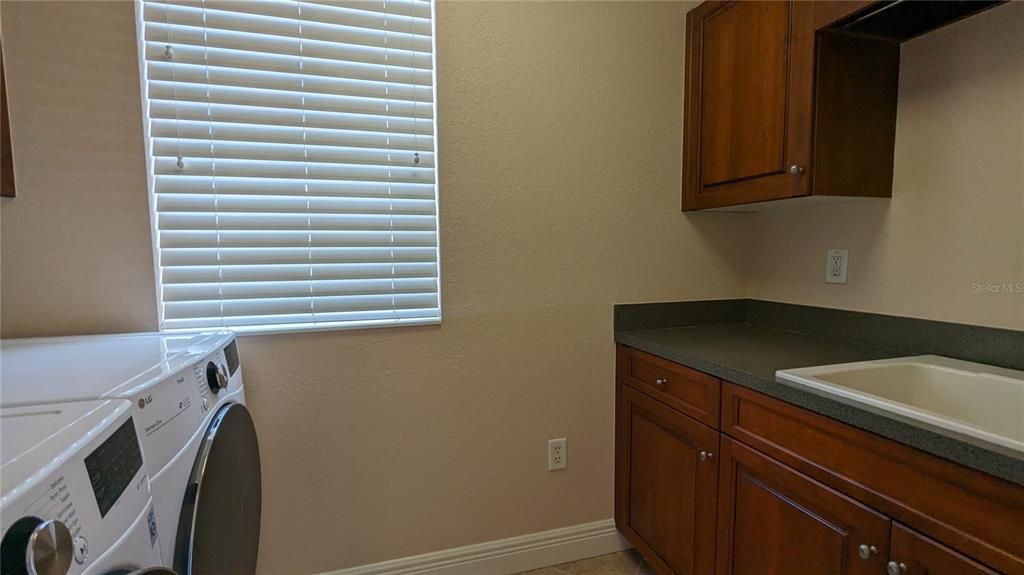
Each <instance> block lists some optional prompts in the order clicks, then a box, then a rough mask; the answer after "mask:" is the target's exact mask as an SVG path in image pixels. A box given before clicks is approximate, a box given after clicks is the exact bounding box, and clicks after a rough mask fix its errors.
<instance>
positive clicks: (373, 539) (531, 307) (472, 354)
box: [2, 0, 744, 575]
mask: <svg viewBox="0 0 1024 575" xmlns="http://www.w3.org/2000/svg"><path fill="white" fill-rule="evenodd" d="M685 9H686V8H685V7H684V5H683V4H681V3H675V2H652V3H641V2H630V3H615V2H595V3H564V2H529V3H501V2H441V3H440V4H439V6H438V8H437V13H438V22H437V28H438V35H439V39H438V44H439V45H438V54H439V56H438V58H439V63H438V66H439V70H440V78H439V85H440V87H441V88H440V100H439V126H440V127H439V130H440V148H439V150H440V158H441V160H440V161H441V164H440V181H441V225H442V229H441V234H442V235H441V241H442V246H441V248H442V254H443V261H442V266H443V286H442V288H443V295H444V302H443V303H444V313H445V316H444V324H443V325H442V326H440V327H426V328H406V329H381V330H374V331H362V332H333V333H311V334H289V335H278V336H266V337H245V338H243V339H242V344H241V347H242V349H241V352H242V355H243V361H244V369H245V374H246V388H247V393H248V397H249V399H250V405H251V407H252V409H253V411H254V415H255V418H256V422H257V426H258V428H259V429H258V431H259V434H260V441H261V447H262V450H263V463H264V473H265V475H264V478H265V494H266V497H265V501H264V504H265V507H264V531H263V533H264V537H263V549H262V556H261V568H262V571H263V572H265V573H273V574H275V575H276V574H291V573H311V572H315V571H321V570H328V569H336V568H340V567H345V566H351V565H358V564H363V563H367V562H372V561H378V560H383V559H391V558H396V557H401V556H406V555H409V554H414V553H422V552H427V551H433V550H438V549H443V548H448V547H453V546H458V545H465V544H469V543H476V542H481V541H486V540H490V539H495V538H500V537H507V536H513V535H518V534H523V533H528V532H533V531H538V530H544V529H551V528H555V527H562V526H567V525H572V524H576V523H581V522H586V521H592V520H597V519H607V518H609V517H611V514H612V441H613V439H612V431H613V430H612V410H613V394H612V382H613V359H612V356H613V348H612V339H611V328H612V326H611V319H612V317H611V306H612V304H613V303H616V302H630V301H649V300H676V299H688V298H711V297H736V296H742V295H743V291H744V286H743V282H742V277H741V269H740V268H739V267H738V266H736V265H734V263H735V262H738V260H739V258H738V257H737V252H738V251H739V249H740V248H741V247H742V245H743V239H742V229H743V228H742V227H741V226H742V222H741V221H740V220H738V219H736V218H735V217H733V216H732V215H730V214H711V215H703V216H701V217H699V218H689V217H687V216H685V215H683V214H681V213H680V212H679V211H678V203H679V195H678V194H679V179H680V151H681V150H680V147H681V143H680V125H681V104H680V102H681V95H682V77H681V75H680V70H681V69H682V45H683V44H682V41H683V17H684V16H683V15H684V12H685ZM3 10H4V32H5V33H9V34H10V36H12V41H13V42H14V43H15V44H17V45H18V46H19V48H18V49H17V50H16V51H12V52H15V53H12V60H14V62H12V66H11V69H12V84H14V83H19V82H24V83H33V84H34V83H37V82H51V80H49V79H47V78H46V77H45V76H44V75H42V74H39V73H35V72H33V71H32V69H33V67H35V66H37V65H39V64H43V63H45V65H46V66H47V70H49V72H48V73H49V74H52V75H53V76H54V80H52V83H60V82H59V81H58V79H59V78H64V80H63V90H62V92H63V93H62V94H61V95H60V96H59V97H58V96H57V95H49V96H46V95H45V94H42V93H39V94H37V96H38V97H40V98H43V97H44V96H46V98H48V99H46V100H44V101H43V102H41V103H38V104H32V103H31V102H28V100H30V98H28V97H27V96H26V94H29V93H30V92H29V90H35V92H42V91H43V90H42V89H36V88H34V87H31V86H25V87H21V88H18V90H19V92H18V99H17V100H18V101H17V102H15V103H16V104H18V106H17V107H16V109H15V110H14V112H15V115H16V120H18V121H20V122H21V125H22V126H25V125H27V123H28V120H27V118H33V119H37V120H38V117H39V116H41V115H43V114H44V112H46V113H47V114H50V115H53V116H56V117H58V118H60V121H61V122H65V123H70V124H72V125H75V126H80V125H82V124H81V122H83V120H82V119H81V118H78V117H77V116H78V115H80V114H79V112H78V110H81V106H82V104H81V102H83V101H86V102H90V103H91V105H92V106H93V107H95V108H100V109H102V113H103V117H104V120H105V123H106V125H105V126H104V128H105V130H102V131H101V132H102V133H103V134H102V136H97V137H102V140H99V142H102V143H103V144H104V145H103V146H94V142H96V140H93V141H90V140H89V139H87V138H75V139H72V140H66V141H65V143H62V144H60V146H61V147H62V149H63V150H64V153H63V155H62V156H61V157H60V161H59V162H55V161H54V160H52V159H47V158H45V157H44V156H42V155H41V154H40V153H39V152H33V153H34V155H33V153H28V152H26V153H22V154H20V156H19V158H18V159H19V162H20V163H21V164H22V165H24V166H25V168H24V169H25V170H26V172H29V171H34V172H35V173H36V174H37V175H35V176H33V177H35V178H36V181H35V182H32V180H31V178H29V177H25V178H21V180H20V182H19V183H23V184H24V185H25V186H27V187H28V191H26V192H25V196H24V197H19V198H17V199H16V200H14V202H12V203H9V204H7V205H5V206H4V215H3V217H4V221H3V226H4V236H3V259H4V270H3V272H4V274H3V285H2V291H3V294H2V295H3V298H4V318H3V319H4V330H5V333H6V332H7V331H10V332H12V334H14V333H17V334H34V335H47V334H52V333H60V332H87V331H111V330H121V329H147V328H151V327H153V319H154V317H155V311H154V310H153V301H152V300H153V298H154V296H153V289H152V284H151V280H148V278H149V276H150V274H151V272H150V265H151V264H150V262H149V260H148V257H149V256H148V254H149V232H148V225H149V224H148V212H147V207H146V203H145V200H146V190H145V180H144V177H143V175H142V172H141V171H140V170H141V169H142V168H141V166H142V164H143V158H142V157H141V153H142V147H141V145H142V142H141V139H142V132H141V123H140V120H139V118H138V112H137V110H138V102H137V101H136V99H137V98H138V87H137V85H136V84H134V83H133V82H137V79H136V78H135V68H134V65H135V64H134V58H135V47H134V44H133V42H134V39H133V38H134V25H133V23H132V22H131V15H132V7H131V4H130V3H123V4H94V3H82V4H76V5H55V4H50V5H46V6H39V5H22V4H18V3H12V2H10V1H9V0H5V1H4V2H3ZM50 13H54V14H59V16H55V18H57V19H56V20H47V19H46V18H45V16H46V14H50ZM12 22H16V23H17V26H18V27H19V30H18V31H17V32H14V33H12V32H11V30H10V26H11V24H12ZM83 22H87V23H88V24H89V25H88V26H82V25H81V24H82V23H83ZM23 27H24V28H23ZM79 28H88V29H89V33H88V34H89V35H90V36H93V35H95V36H96V38H92V39H88V41H87V39H86V38H79V39H78V41H77V42H73V43H72V45H73V50H72V48H70V47H67V46H65V47H54V46H52V45H51V44H61V43H62V42H64V41H65V40H64V39H65V38H67V35H68V34H69V32H70V31H76V32H75V33H77V34H86V32H84V31H81V30H79ZM65 51H68V52H74V51H79V52H82V53H83V54H75V53H71V54H68V55H66V56H65V57H60V56H59V54H63V53H64V52H65ZM90 69H96V70H100V71H102V74H103V76H102V77H103V81H102V82H91V81H90V80H89V78H88V77H89V75H90V74H91V73H95V72H90ZM21 78H26V79H25V80H21ZM109 85H113V86H115V87H116V88H117V93H111V89H110V88H108V87H106V86H109ZM51 87H52V86H51ZM35 92H32V93H33V94H35ZM30 104H31V105H30ZM29 110H32V111H31V112H29ZM124 111H127V112H128V114H127V116H128V119H124V118H121V117H120V116H119V114H121V113H122V112H124ZM38 121H42V120H38ZM44 125H46V126H52V125H51V124H44ZM89 127H90V128H92V127H94V126H91V125H89ZM95 127H96V128H98V126H95ZM47 130H48V131H47V132H45V133H40V134H37V135H34V136H31V135H30V136H25V135H24V132H25V129H21V130H19V132H17V133H16V134H15V137H16V143H15V145H16V146H19V147H27V148H30V149H35V150H38V149H41V148H45V147H48V146H50V147H52V146H55V145H57V143H56V142H58V140H59V138H58V135H59V134H60V132H57V131H56V128H55V127H48V128H47ZM76 130H79V131H81V129H80V128H77V127H76ZM87 131H88V130H87ZM55 132H56V133H55ZM62 137H63V136H62ZM107 140H109V142H108V141H107ZM115 144H116V145H115ZM99 147H102V148H105V149H104V150H95V149H94V148H99ZM15 151H16V152H18V151H19V150H18V149H16V150H15ZM86 156H90V157H93V158H96V157H99V158H100V159H103V158H107V157H108V156H109V157H110V159H112V160H116V163H117V166H118V169H119V170H120V171H119V172H116V173H117V174H119V175H118V176H116V177H117V182H116V183H117V186H116V187H114V186H113V185H112V184H110V183H109V178H113V177H114V176H112V175H110V173H109V172H108V170H91V171H89V172H82V171H81V170H80V169H79V168H80V166H81V164H82V160H81V158H82V157H86ZM92 161H93V162H96V161H98V160H95V159H93V160H92ZM129 164H130V165H129ZM19 175H21V174H19ZM26 180H27V181H28V182H32V183H27V182H26ZM101 184H102V185H101ZM86 194H88V195H90V198H88V199H86V198H81V197H80V196H83V195H86ZM104 194H110V195H111V196H110V197H107V196H105V195H104ZM93 195H97V196H102V198H103V200H104V204H103V207H104V208H106V209H116V210H117V211H118V217H117V218H116V219H114V218H106V219H102V220H101V221H99V222H97V223H96V224H95V225H94V224H86V223H85V221H86V220H84V219H83V215H84V214H90V215H91V217H92V218H94V219H95V218H98V217H99V215H97V214H95V213H93V211H92V210H93V208H92V207H91V202H92V201H94V200H96V198H93V197H91V196H93ZM32 196H36V198H35V199H33V198H32ZM68 196H74V198H72V199H75V200H76V201H75V202H74V203H73V204H71V205H67V206H63V207H61V209H59V210H57V211H55V212H54V211H53V210H54V209H56V208H55V207H54V206H59V204H61V203H62V202H65V201H69V198H68ZM35 201H37V202H39V204H34V203H30V202H35ZM12 208H13V209H12ZM15 210H18V211H17V212H16V211H15ZM43 212H46V213H43ZM15 213H17V214H20V217H21V218H23V219H26V220H27V219H29V218H33V221H34V222H36V223H37V224H41V222H43V221H44V219H45V221H47V222H48V224H50V225H51V226H52V228H51V229H50V230H49V231H47V230H34V229H30V228H29V227H26V226H22V227H19V228H17V229H13V230H11V229H9V227H8V218H9V217H10V216H11V215H12V214H15ZM115 224H116V225H115ZM55 238H57V239H60V240H61V242H62V243H61V246H60V247H61V250H60V253H59V255H58V256H55V258H59V261H56V262H55V261H53V260H50V259H41V260H36V259H32V256H34V255H37V254H38V250H37V249H34V248H33V249H31V250H30V249H29V248H24V247H22V248H21V249H22V250H23V251H22V253H20V254H18V255H20V258H19V259H13V258H12V260H13V261H9V260H8V251H9V250H13V249H14V248H15V247H21V246H24V245H26V244H32V243H37V244H38V243H40V242H47V243H46V244H44V245H49V244H51V243H53V242H55V241H58V240H57V239H55ZM143 255H145V257H143ZM97 258H110V259H111V260H112V261H114V262H115V263H116V264H117V265H116V266H109V268H108V271H110V270H115V271H117V272H118V273H122V274H131V275H132V277H131V278H130V280H127V281H118V282H112V283H115V285H110V284H107V283H97V282H99V281H100V280H98V279H96V278H95V273H94V272H98V271H99V270H96V269H94V266H90V265H79V264H78V262H80V261H81V262H85V261H89V260H96V259H97ZM140 259H144V260H145V261H137V260H140ZM68 262H72V263H75V265H71V263H68ZM52 268H57V269H52ZM135 276H138V277H135ZM54 280H59V282H60V285H58V286H51V285H50V283H51V282H52V281H54ZM146 280H148V283H147V281H146ZM104 281H106V280H104ZM76 284H77V285H79V287H80V290H81V291H82V292H83V293H82V294H81V297H82V300H80V301H79V302H71V303H68V304H66V305H67V307H71V308H79V307H87V306H93V307H97V308H102V307H105V308H106V310H105V311H104V312H103V313H100V310H93V311H95V312H96V316H95V317H93V318H82V319H80V320H77V321H76V322H74V323H71V322H69V321H68V320H67V319H66V318H65V315H66V313H70V312H66V311H65V309H64V308H62V307H61V306H55V305H54V304H52V303H51V302H50V301H49V298H47V297H45V294H46V293H47V292H48V291H52V290H58V289H63V288H64V287H66V286H67V285H76ZM33 292H34V295H31V296H30V295H28V294H31V293H33ZM9 297H10V298H11V301H12V303H11V306H10V307H8V298H9ZM108 298H109V299H108ZM88 302H92V303H91V304H90V303H88ZM122 304H123V305H124V306H128V307H131V308H132V309H131V310H130V311H127V312H126V311H124V310H121V308H120V306H121V305H122ZM74 311H75V313H78V314H82V313H92V312H91V311H89V310H78V309H74ZM118 313H120V314H121V315H120V317H114V316H117V315H118ZM87 320H88V321H87ZM551 437H568V438H569V448H570V454H569V459H570V466H569V469H568V470H567V471H566V472H557V473H549V472H547V471H546V469H545V465H546V440H547V439H548V438H551Z"/></svg>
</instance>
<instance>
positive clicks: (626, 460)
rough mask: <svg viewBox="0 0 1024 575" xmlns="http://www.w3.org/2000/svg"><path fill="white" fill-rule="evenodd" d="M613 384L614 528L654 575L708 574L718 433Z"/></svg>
mask: <svg viewBox="0 0 1024 575" xmlns="http://www.w3.org/2000/svg"><path fill="white" fill-rule="evenodd" d="M616 389H617V391H616V394H617V400H616V410H617V413H616V468H615V483H616V494H615V509H616V512H615V520H616V524H617V526H618V528H619V531H621V532H622V533H623V534H624V535H625V536H626V538H627V539H628V540H629V541H630V543H632V544H633V546H634V547H636V548H637V550H638V551H640V553H641V554H642V555H643V556H644V557H645V558H646V559H647V561H648V562H649V563H650V564H651V566H652V567H653V568H654V570H655V571H656V572H657V573H659V574H660V575H691V574H694V575H709V574H710V573H712V572H713V570H714V561H715V512H716V510H715V502H716V498H717V488H718V465H717V458H718V455H717V451H718V436H719V434H718V432H717V431H716V430H714V429H712V428H710V427H707V426H706V425H704V424H702V423H700V422H698V421H697V420H695V419H691V418H689V417H687V416H685V415H683V414H681V413H679V412H677V411H675V410H674V409H671V408H669V407H667V406H665V405H664V404H662V403H660V402H658V401H655V400H653V399H651V398H650V397H648V396H646V395H644V394H643V393H640V392H639V391H636V390H634V389H633V388H631V387H628V386H626V385H623V384H619V385H618V386H617V388H616Z"/></svg>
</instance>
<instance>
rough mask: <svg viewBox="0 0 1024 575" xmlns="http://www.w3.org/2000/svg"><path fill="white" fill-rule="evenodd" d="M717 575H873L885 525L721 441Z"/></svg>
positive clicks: (884, 551)
mask: <svg viewBox="0 0 1024 575" xmlns="http://www.w3.org/2000/svg"><path fill="white" fill-rule="evenodd" d="M721 451H722V462H721V469H720V474H721V485H720V487H719V490H720V499H719V513H718V529H719V532H718V571H717V572H718V575H793V574H796V573H799V574H800V575H846V574H849V575H880V574H882V573H885V571H886V563H887V561H888V557H889V530H890V520H889V519H888V518H887V517H885V516H883V515H881V514H879V513H877V512H875V511H874V510H872V509H870V508H868V507H865V506H864V505H862V504H860V503H858V502H856V501H854V500H853V499H850V498H848V497H846V496H845V495H842V494H840V493H839V492H837V491H834V490H832V489H831V488H829V487H827V486H825V485H822V484H821V483H818V482H817V481H814V480H813V479H811V478H809V477H807V476H805V475H803V474H801V473H799V472H797V471H795V470H793V469H791V468H789V467H787V466H785V465H783V464H782V463H779V462H777V461H775V460H774V459H771V458H769V457H767V456H765V455H762V454H760V453H758V452H756V451H754V450H753V449H750V448H749V447H746V446H745V445H743V444H741V443H739V442H737V441H735V440H732V439H730V438H728V437H726V436H722V445H721Z"/></svg>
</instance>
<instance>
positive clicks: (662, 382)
mask: <svg viewBox="0 0 1024 575" xmlns="http://www.w3.org/2000/svg"><path fill="white" fill-rule="evenodd" d="M666 383H668V378H667V377H660V378H658V379H656V380H654V385H658V386H661V385H665V384H666Z"/></svg>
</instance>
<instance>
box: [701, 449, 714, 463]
mask: <svg viewBox="0 0 1024 575" xmlns="http://www.w3.org/2000/svg"><path fill="white" fill-rule="evenodd" d="M714 456H715V454H714V453H711V452H710V451H703V450H702V451H701V452H700V454H699V457H700V460H701V461H707V460H709V459H711V458H712V457H714Z"/></svg>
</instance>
